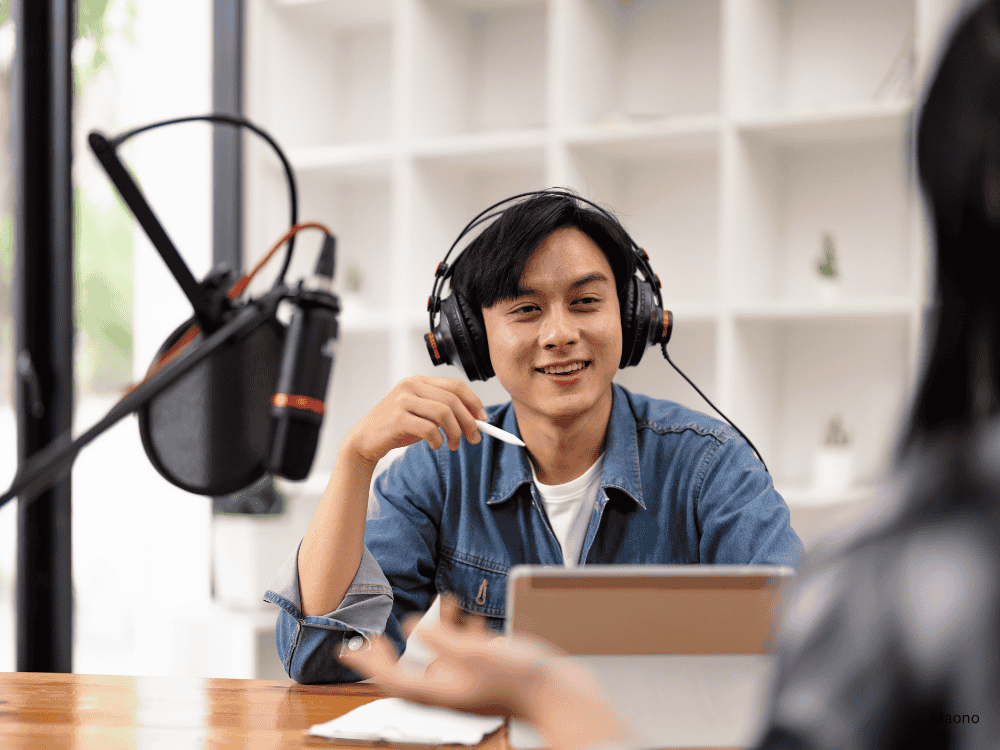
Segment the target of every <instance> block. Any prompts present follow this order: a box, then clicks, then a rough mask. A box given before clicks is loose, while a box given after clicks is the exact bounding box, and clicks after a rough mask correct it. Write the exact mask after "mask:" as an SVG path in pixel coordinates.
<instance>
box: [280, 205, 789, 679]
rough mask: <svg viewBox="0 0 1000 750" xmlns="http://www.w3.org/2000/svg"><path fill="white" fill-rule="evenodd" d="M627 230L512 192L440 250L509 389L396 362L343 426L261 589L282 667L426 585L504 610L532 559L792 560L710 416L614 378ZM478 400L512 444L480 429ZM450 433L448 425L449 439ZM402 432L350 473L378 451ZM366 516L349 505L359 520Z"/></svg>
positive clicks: (386, 627)
mask: <svg viewBox="0 0 1000 750" xmlns="http://www.w3.org/2000/svg"><path fill="white" fill-rule="evenodd" d="M629 242H630V241H629V238H628V235H627V233H626V232H625V230H624V229H623V228H622V227H621V225H620V224H619V223H618V222H617V221H616V220H615V219H614V218H613V217H612V216H610V214H605V213H603V212H600V211H596V210H593V209H591V208H589V207H587V206H586V205H583V204H582V203H581V202H579V201H577V200H575V199H574V198H573V197H571V196H567V195H566V194H561V193H541V194H536V195H533V196H531V197H529V198H527V199H525V200H522V201H520V202H518V203H515V204H513V205H512V206H510V207H509V208H507V209H506V210H504V211H503V212H502V214H501V215H500V216H499V218H497V219H496V220H495V221H494V222H493V223H492V224H491V225H490V226H489V227H487V229H486V230H484V231H483V233H482V234H481V235H480V236H479V237H478V238H477V239H476V240H474V241H473V242H472V243H471V244H470V245H469V247H468V248H467V249H466V250H465V252H464V253H463V254H462V255H461V256H460V258H459V260H458V261H457V262H456V264H455V271H454V275H453V277H452V279H451V286H452V293H453V294H455V295H458V296H459V298H460V299H461V301H462V307H463V309H465V310H468V311H471V312H470V314H472V315H474V316H476V319H477V323H478V324H479V327H480V328H481V330H482V331H483V332H484V335H485V339H486V341H485V342H478V344H479V345H480V346H481V347H483V348H484V349H486V350H487V354H486V355H484V356H488V358H489V361H490V364H491V366H492V369H493V370H494V371H495V373H496V375H497V377H498V378H499V380H500V382H501V384H502V385H503V386H504V388H505V389H506V390H507V392H508V393H509V394H510V396H511V401H510V402H508V403H506V404H501V405H499V406H494V407H491V408H490V409H489V410H486V409H484V407H483V404H482V403H481V401H480V400H479V398H478V397H476V395H475V394H474V393H473V392H472V390H471V389H470V388H469V387H468V386H467V385H466V384H465V383H463V382H461V381H459V380H455V379H451V378H430V377H421V376H418V377H413V378H407V379H405V380H403V381H402V382H400V383H399V384H397V385H396V386H395V387H394V388H393V389H392V391H390V392H389V394H388V395H387V396H386V397H385V398H384V399H383V400H382V401H381V402H380V403H379V404H378V405H377V406H375V408H374V409H372V410H371V411H370V412H369V413H368V414H367V415H366V416H365V418H364V419H362V420H361V421H360V422H359V423H358V424H357V425H355V426H354V428H352V429H351V431H350V432H349V433H348V435H347V437H346V438H345V439H344V442H343V443H342V444H341V446H340V449H339V451H338V454H337V461H336V465H335V468H334V471H333V475H332V476H331V478H330V483H329V485H328V487H327V489H326V492H325V493H324V495H323V498H322V500H321V502H320V505H319V507H318V508H317V510H316V513H315V515H314V516H313V518H312V521H311V522H310V525H309V528H308V530H307V531H306V535H305V537H304V538H303V540H302V544H301V545H300V547H299V550H298V553H297V555H293V556H292V557H291V558H290V559H289V561H288V562H287V563H286V565H285V568H284V569H283V571H282V572H281V574H280V575H279V578H278V580H277V581H276V585H275V586H273V587H272V589H271V590H269V591H268V593H267V595H266V597H265V598H266V599H267V600H268V601H271V602H273V603H275V604H277V605H278V606H280V607H281V608H282V613H281V614H279V619H278V623H277V627H276V645H277V648H278V653H279V655H280V656H281V658H282V662H283V664H284V665H285V668H286V670H287V671H288V673H289V675H290V676H291V677H293V678H294V679H295V680H297V681H299V682H308V683H312V682H342V681H348V680H356V679H359V676H358V675H357V674H356V673H355V672H353V671H351V670H350V669H348V668H346V667H344V666H342V665H341V664H340V663H339V661H338V658H337V657H338V655H339V653H340V652H341V650H342V649H345V648H346V649H348V650H352V651H353V650H357V649H360V648H362V647H363V646H364V645H365V643H366V642H367V641H370V640H371V639H372V638H374V637H375V636H378V635H380V634H381V633H383V632H385V634H386V635H387V636H388V637H389V639H390V640H391V641H392V642H393V643H394V645H395V646H396V648H397V650H399V651H402V649H403V647H404V640H405V638H404V634H403V631H402V629H401V627H400V623H401V621H402V619H403V618H404V617H406V616H407V615H411V614H420V613H423V612H425V611H426V610H427V609H428V607H429V606H430V604H431V602H432V601H433V599H434V597H435V595H436V594H438V593H441V594H449V595H450V596H451V597H452V598H453V599H455V600H456V602H457V603H458V606H459V607H461V608H462V609H463V610H464V611H466V612H469V613H474V614H477V615H481V616H483V617H485V618H487V621H488V622H489V624H490V626H491V627H492V628H493V629H494V630H500V629H501V628H502V626H503V620H504V608H505V592H506V578H507V571H508V570H509V569H510V567H511V566H513V565H516V564H520V563H531V564H551V565H560V564H568V565H573V564H577V563H579V564H591V565H592V564H632V563H650V564H653V563H658V564H670V563H676V564H685V563H687V564H690V563H729V564H743V563H746V564H751V563H755V564H794V563H795V562H796V561H797V559H798V557H799V555H800V554H801V552H802V544H801V542H800V541H799V539H798V537H797V536H796V535H795V532H794V531H793V530H792V528H791V526H790V524H789V514H788V508H787V507H786V506H785V503H784V501H783V500H782V499H781V497H780V496H779V495H778V494H777V492H775V490H774V486H773V483H772V481H771V477H770V476H769V475H768V473H767V472H766V471H765V470H764V467H763V465H762V464H761V462H760V461H759V460H758V459H757V458H756V457H755V456H754V454H753V452H752V451H751V449H750V447H749V445H748V444H747V443H746V441H745V440H743V439H742V438H741V437H739V436H738V434H737V433H736V432H735V431H734V430H733V429H732V428H731V427H729V426H728V425H725V424H723V423H722V422H719V421H717V420H714V419H711V418H709V417H707V416H705V415H704V414H700V413H698V412H695V411H693V410H690V409H686V408H684V407H682V406H680V405H678V404H675V403H672V402H669V401H659V400H655V399H651V398H648V397H646V396H642V395H638V394H633V393H630V392H628V391H626V390H625V389H624V388H622V387H620V386H618V385H616V384H613V383H612V379H613V378H614V375H615V373H616V371H617V370H618V367H619V365H620V363H621V360H622V348H623V342H622V330H623V326H622V305H621V301H622V300H623V299H626V293H627V291H626V290H627V288H628V285H629V284H630V283H631V279H632V277H633V276H634V274H635V258H634V255H633V254H632V250H631V245H630V244H629ZM476 419H481V420H485V421H489V422H491V423H493V424H494V425H496V426H498V427H500V428H502V429H504V430H506V431H507V432H510V433H513V434H515V435H518V436H520V438H521V439H522V440H523V441H524V442H525V444H526V446H527V447H526V448H520V447H517V446H514V445H509V444H507V443H502V442H499V441H497V440H496V439H494V438H492V437H488V436H483V435H481V434H480V433H479V430H478V427H477V425H476V423H475V420H476ZM463 437H464V438H465V440H463V439H462V438H463ZM403 446H411V447H409V448H408V449H407V451H406V453H405V454H404V455H403V456H402V457H401V458H400V459H399V460H397V461H396V462H395V463H393V464H392V466H391V467H390V468H389V470H388V471H386V472H385V473H384V474H382V475H381V476H380V477H379V478H378V479H377V480H376V482H375V484H374V486H373V489H372V493H373V495H372V498H371V502H369V496H368V487H369V485H370V483H371V478H372V475H373V472H374V468H375V465H376V463H377V462H378V461H379V459H381V458H382V457H383V456H385V455H386V453H388V452H389V451H390V450H391V449H393V448H398V447H403ZM366 515H367V522H366Z"/></svg>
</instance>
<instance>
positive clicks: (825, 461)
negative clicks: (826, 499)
mask: <svg viewBox="0 0 1000 750" xmlns="http://www.w3.org/2000/svg"><path fill="white" fill-rule="evenodd" d="M853 481H854V449H853V448H852V447H851V437H850V435H848V434H847V430H845V429H844V423H843V421H842V420H841V418H840V415H839V414H835V415H834V416H833V417H831V418H830V421H829V423H828V424H827V427H826V436H825V438H824V440H823V445H821V446H820V448H819V450H818V451H816V456H815V457H814V461H813V489H814V490H815V491H817V492H823V493H831V494H832V493H836V492H843V491H844V490H846V489H847V488H848V487H850V486H851V483H852V482H853Z"/></svg>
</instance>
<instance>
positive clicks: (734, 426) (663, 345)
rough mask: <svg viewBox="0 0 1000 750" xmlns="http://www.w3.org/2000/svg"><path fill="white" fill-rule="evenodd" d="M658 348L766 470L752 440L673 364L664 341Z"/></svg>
mask: <svg viewBox="0 0 1000 750" xmlns="http://www.w3.org/2000/svg"><path fill="white" fill-rule="evenodd" d="M660 349H661V350H662V351H663V358H664V359H666V360H667V362H669V363H670V366H671V367H673V368H674V369H675V370H677V372H678V374H679V375H680V376H681V377H682V378H684V379H685V380H686V381H687V382H688V385H690V386H691V387H692V388H694V389H695V390H696V391H698V395H699V396H701V397H702V398H703V399H705V401H706V403H707V404H708V405H709V406H711V407H712V408H713V409H715V411H716V413H717V414H718V415H719V416H720V417H722V418H723V419H724V420H726V422H727V423H728V424H729V426H730V427H732V428H733V429H734V430H736V431H737V432H738V433H740V435H741V436H742V438H743V439H744V440H746V441H747V442H748V443H749V444H750V447H751V448H753V452H754V453H756V454H757V458H759V459H760V462H761V463H762V464H764V471H767V464H766V463H765V462H764V457H763V456H762V455H760V451H759V450H757V446H756V445H754V444H753V442H752V441H751V440H750V438H748V437H747V436H746V434H745V433H744V432H743V430H741V429H740V428H739V427H737V426H736V425H735V424H733V421H732V420H731V419H730V418H729V417H727V416H726V415H725V414H723V413H722V411H720V409H719V407H718V406H716V405H715V404H713V403H712V401H711V399H709V397H708V396H706V395H705V394H704V393H702V392H701V388H699V387H698V386H696V385H695V384H694V381H692V380H691V378H689V377H688V376H687V375H685V374H684V373H683V372H682V371H681V368H679V367H678V366H677V365H675V364H674V361H673V360H672V359H670V355H669V354H667V345H666V343H665V342H664V343H662V344H660Z"/></svg>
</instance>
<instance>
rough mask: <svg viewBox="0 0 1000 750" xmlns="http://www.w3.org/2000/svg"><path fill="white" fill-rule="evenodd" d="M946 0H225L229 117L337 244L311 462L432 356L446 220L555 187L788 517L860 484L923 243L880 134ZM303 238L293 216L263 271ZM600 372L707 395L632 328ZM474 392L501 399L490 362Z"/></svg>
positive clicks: (251, 212)
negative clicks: (641, 274) (588, 216)
mask: <svg viewBox="0 0 1000 750" xmlns="http://www.w3.org/2000/svg"><path fill="white" fill-rule="evenodd" d="M952 4H953V0H661V1H659V2H656V1H654V0H645V1H642V0H380V1H378V2H368V3H355V2H349V1H348V0H252V1H251V2H250V3H249V8H250V13H249V19H250V20H249V25H248V34H249V37H248V50H249V55H248V79H249V81H250V85H249V89H248V93H249V96H248V99H249V107H248V113H249V115H250V117H252V118H253V119H254V120H255V121H257V122H259V123H261V124H262V125H263V126H265V127H266V128H267V129H269V130H270V131H271V132H272V133H273V135H274V136H275V137H276V138H277V139H278V140H279V142H280V143H282V144H283V146H285V147H287V148H288V150H289V151H290V153H291V158H292V160H293V162H294V163H295V165H296V168H297V171H298V174H299V177H300V189H301V204H302V210H301V214H300V215H301V217H302V219H315V220H320V221H324V222H327V223H328V224H329V225H330V227H331V228H332V229H333V231H334V232H335V233H336V234H337V235H338V237H339V240H340V241H339V265H338V276H337V281H336V286H337V287H338V289H337V291H338V293H339V294H340V295H341V297H342V300H343V301H344V303H345V313H344V315H343V317H342V324H343V337H342V342H341V344H340V349H339V352H338V357H337V361H336V364H335V368H334V375H333V381H332V388H331V394H330V399H329V405H330V410H329V413H328V417H327V420H326V424H325V426H324V432H323V437H322V441H321V445H320V452H319V455H318V458H317V465H316V468H315V469H314V471H315V472H317V473H319V474H324V473H326V472H328V471H329V469H330V467H331V466H332V462H333V458H334V455H335V451H336V447H337V445H338V444H339V442H340V440H341V439H342V437H343V435H344V434H345V432H346V431H347V429H348V428H349V427H350V426H351V425H352V424H353V423H354V422H355V421H357V419H359V418H360V417H361V416H362V415H363V414H364V413H365V412H366V411H367V410H368V409H369V408H370V407H371V406H373V405H374V404H375V403H376V402H377V401H378V400H380V399H381V398H382V397H383V395H384V394H385V393H386V392H387V391H388V389H389V388H391V386H392V385H393V384H394V383H395V382H396V381H397V380H399V379H400V378H402V377H404V376H406V375H409V374H413V373H433V374H436V375H455V376H457V372H456V371H455V370H452V369H450V368H433V367H432V366H431V364H430V361H429V359H428V357H427V354H426V352H425V348H424V344H423V342H422V339H421V337H422V335H423V333H424V332H425V331H426V325H427V323H426V321H427V318H426V314H425V313H424V309H425V305H426V300H427V295H428V294H429V292H430V288H431V282H432V276H433V270H434V268H435V266H436V265H437V263H438V262H439V261H440V260H441V258H442V257H443V255H444V253H445V251H446V249H447V248H448V246H449V245H450V244H451V242H452V240H453V239H454V237H455V236H456V235H457V234H458V232H459V231H460V229H461V228H462V227H463V226H464V224H465V223H466V222H467V221H468V220H469V219H470V218H471V217H472V216H473V215H474V214H475V213H477V212H478V211H479V210H481V209H482V208H484V207H485V206H486V205H488V204H489V203H491V202H493V201H496V200H499V199H501V198H503V197H506V196H508V195H511V194H513V193H516V192H520V191H523V190H531V189H540V188H544V187H548V186H569V187H571V188H573V189H575V190H577V191H579V193H580V194H581V195H583V196H584V197H587V198H590V199H594V200H597V201H599V202H601V203H603V204H605V205H607V206H609V207H611V208H612V209H613V210H615V211H616V212H617V214H618V215H619V216H620V218H621V219H622V220H623V222H624V224H625V226H626V227H627V228H628V229H629V231H630V232H631V233H632V235H633V236H634V237H635V238H636V240H637V241H638V242H639V244H641V245H643V246H644V247H645V248H646V249H647V250H648V252H649V254H650V256H651V257H652V262H653V267H654V269H655V270H656V271H657V272H658V273H659V275H660V277H661V279H662V281H663V290H664V296H665V298H666V302H667V306H668V307H669V308H670V309H672V310H673V311H674V312H675V315H676V325H675V330H674V339H673V341H672V343H671V346H670V350H671V356H672V358H673V359H674V361H675V362H677V364H678V365H679V366H680V367H681V368H682V369H684V370H685V371H686V372H687V373H688V374H689V375H690V376H691V377H692V378H693V379H694V380H695V382H696V383H698V384H699V386H700V387H701V388H702V389H703V390H705V392H706V393H707V394H708V395H709V396H710V397H711V398H712V399H713V400H714V401H715V402H716V403H717V405H718V406H719V407H720V408H721V409H723V411H725V412H726V413H727V414H728V415H729V416H731V417H732V418H733V419H734V420H735V421H736V422H737V424H739V425H740V426H741V427H742V428H743V429H744V430H745V431H746V432H747V433H748V434H749V435H750V436H751V437H752V438H753V439H754V441H755V442H756V444H757V445H758V447H759V448H760V449H761V451H762V452H763V455H764V457H765V458H766V459H767V462H768V466H769V467H770V469H771V471H772V474H773V475H774V477H775V481H776V483H777V486H778V488H779V490H780V491H782V492H783V494H784V495H785V496H786V498H788V500H789V501H790V504H791V505H792V507H793V513H798V512H799V510H800V509H801V510H802V511H803V512H805V511H808V512H809V513H816V512H819V511H818V510H817V509H820V510H821V509H822V508H823V507H831V508H832V507H836V508H839V509H840V511H841V512H842V511H843V508H845V507H847V506H853V505H858V506H859V507H860V506H863V505H865V502H866V499H867V498H870V497H872V496H873V494H874V493H873V491H872V490H871V486H872V484H873V483H874V482H875V481H876V480H877V479H878V477H879V474H880V471H881V469H882V468H883V467H884V465H885V462H886V459H887V457H888V452H889V449H890V447H891V441H892V439H893V437H894V434H895V430H896V425H897V422H898V418H899V416H900V413H901V410H902V409H903V407H904V400H905V397H906V395H907V393H908V390H909V388H910V386H911V384H912V381H913V378H914V376H915V374H916V373H915V365H916V359H917V354H918V349H919V344H920V337H921V311H922V308H923V305H924V302H925V278H926V265H927V262H926V250H925V239H924V236H923V224H922V219H921V217H920V213H919V211H920V206H919V200H917V197H916V192H915V187H914V186H913V185H912V184H911V182H910V181H909V177H908V162H907V157H906V142H907V133H908V127H909V123H910V118H911V112H912V108H913V105H914V102H915V95H916V92H917V91H918V90H919V87H920V81H919V78H920V75H921V74H922V71H924V70H925V69H926V67H927V61H928V60H929V59H930V57H931V55H932V53H933V49H932V47H933V45H934V44H935V43H936V40H937V29H938V27H939V25H940V23H941V19H942V18H943V17H944V15H945V13H946V11H947V8H948V7H950V5H952ZM248 147H249V151H248V161H247V174H248V187H247V205H248V210H247V216H248V217H249V220H248V235H247V236H248V238H249V243H248V246H247V254H248V256H249V257H248V263H249V262H252V261H253V260H254V259H255V258H256V257H259V256H260V254H262V252H263V250H264V249H265V248H266V247H268V246H269V245H270V244H271V242H273V240H274V239H275V238H276V237H277V236H279V235H280V234H281V232H282V231H283V230H284V229H285V222H286V216H287V214H286V208H285V207H286V197H285V187H284V184H283V178H282V174H281V172H280V170H279V169H278V168H277V164H276V161H275V160H274V158H273V157H272V156H271V154H269V153H268V152H267V151H265V150H264V149H263V148H261V147H259V146H258V145H257V144H254V143H253V142H252V141H250V140H248ZM826 236H828V237H829V238H830V241H831V242H832V243H833V247H834V253H835V255H834V258H835V260H834V263H835V267H836V270H837V275H836V277H835V279H834V280H831V279H830V278H828V277H824V276H823V275H821V274H820V273H819V269H818V266H819V265H820V264H821V263H822V262H823V260H824V248H825V245H824V243H825V242H826V240H825V239H824V238H825V237H826ZM317 244H318V240H317V239H309V238H308V235H302V240H301V243H300V245H299V249H298V258H297V261H296V263H294V264H293V270H292V273H291V275H290V278H296V275H297V274H298V273H302V272H305V271H307V270H308V269H309V268H310V266H311V264H312V263H313V259H314V256H315V246H316V245H317ZM262 283H269V282H262ZM618 379H619V381H620V382H621V383H623V384H625V385H626V386H628V387H631V388H634V389H637V390H641V391H644V392H646V393H649V394H650V395H653V396H657V397H664V398H670V399H674V400H677V401H680V402H682V403H684V404H687V405H690V406H693V407H695V408H697V409H700V410H702V411H706V412H707V411H710V409H709V408H708V407H707V405H705V404H704V402H703V401H701V399H700V398H699V397H698V396H697V394H696V393H694V391H692V390H691V388H690V387H689V386H688V385H687V384H686V383H685V382H684V381H683V380H681V378H680V377H679V376H677V374H676V373H675V372H674V371H673V370H672V369H671V368H670V367H669V365H667V364H666V363H665V362H664V361H663V360H662V357H661V356H660V354H659V352H658V351H656V350H650V351H647V353H646V355H645V356H644V358H643V362H642V363H641V365H640V366H639V367H637V368H631V369H628V370H625V371H622V372H621V373H620V374H619V376H618ZM473 389H474V390H476V391H477V393H479V394H480V395H481V397H483V398H484V399H485V400H486V401H487V402H496V401H499V400H506V394H505V393H504V391H503V390H502V388H501V387H500V385H499V383H497V382H496V380H495V379H494V380H493V381H490V382H488V383H486V384H481V383H477V384H473ZM833 415H840V416H841V417H842V419H843V422H844V424H845V426H846V428H847V430H848V432H849V433H850V435H851V436H852V438H853V444H854V446H855V450H856V462H855V463H856V466H857V476H856V479H855V482H854V483H853V485H852V486H851V487H849V488H848V489H847V490H846V491H844V492H841V493H834V494H833V495H831V494H830V493H826V494H824V492H823V491H822V488H811V487H810V482H811V472H812V468H811V467H812V454H813V453H814V452H815V450H816V449H817V448H818V447H819V446H820V444H821V442H822V440H823V435H824V433H825V429H826V426H827V423H828V422H829V420H830V419H831V417H832V416H833ZM306 494H308V493H306ZM310 497H312V496H310ZM817 498H818V499H817ZM316 500H318V498H317V497H312V500H311V502H315V501H316ZM804 536H806V537H807V541H808V537H809V533H808V532H806V533H805V534H804Z"/></svg>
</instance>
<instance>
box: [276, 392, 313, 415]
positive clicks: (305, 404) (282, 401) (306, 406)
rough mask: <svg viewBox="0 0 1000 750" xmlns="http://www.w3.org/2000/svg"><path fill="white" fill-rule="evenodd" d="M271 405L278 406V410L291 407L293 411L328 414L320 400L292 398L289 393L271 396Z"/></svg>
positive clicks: (307, 397) (303, 397) (300, 397)
mask: <svg viewBox="0 0 1000 750" xmlns="http://www.w3.org/2000/svg"><path fill="white" fill-rule="evenodd" d="M271 405H272V406H277V407H278V408H282V407H285V406H289V407H291V408H292V409H302V410H303V411H311V412H315V413H316V414H323V413H324V412H326V404H324V403H323V402H322V401H320V400H319V399H318V398H310V397H309V396H290V395H288V394H287V393H275V394H274V395H273V396H271Z"/></svg>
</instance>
